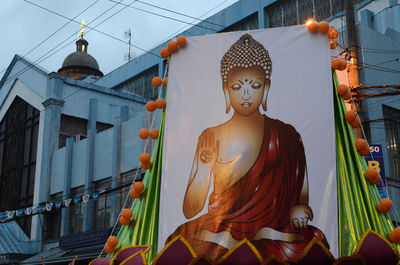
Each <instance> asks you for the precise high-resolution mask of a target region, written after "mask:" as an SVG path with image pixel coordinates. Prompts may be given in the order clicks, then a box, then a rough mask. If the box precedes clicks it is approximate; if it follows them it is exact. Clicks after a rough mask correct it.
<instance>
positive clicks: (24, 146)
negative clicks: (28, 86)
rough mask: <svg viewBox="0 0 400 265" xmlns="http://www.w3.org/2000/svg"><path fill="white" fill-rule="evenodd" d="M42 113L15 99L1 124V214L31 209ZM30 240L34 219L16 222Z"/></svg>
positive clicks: (26, 218) (25, 217)
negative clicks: (14, 210) (13, 210)
mask: <svg viewBox="0 0 400 265" xmlns="http://www.w3.org/2000/svg"><path fill="white" fill-rule="evenodd" d="M39 115H40V112H39V111H38V110H37V109H35V108H34V107H32V106H31V105H29V104H28V103H26V102H25V101H24V100H22V99H21V98H19V97H16V98H15V99H14V101H13V103H12V104H11V106H10V108H9V109H8V110H7V113H6V114H5V116H4V118H3V120H2V121H1V122H0V211H5V210H9V209H21V208H26V207H30V206H32V203H33V189H34V181H35V170H36V152H37V143H38V131H39ZM17 223H18V224H19V225H20V226H21V228H22V229H23V230H24V232H25V233H26V234H27V235H28V236H29V235H30V231H31V217H30V216H24V217H21V218H18V219H17Z"/></svg>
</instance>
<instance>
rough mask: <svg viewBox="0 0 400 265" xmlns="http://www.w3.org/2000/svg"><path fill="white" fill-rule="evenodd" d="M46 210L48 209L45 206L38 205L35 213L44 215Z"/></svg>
mask: <svg viewBox="0 0 400 265" xmlns="http://www.w3.org/2000/svg"><path fill="white" fill-rule="evenodd" d="M45 210H46V207H45V206H44V205H36V206H35V207H34V210H33V212H34V213H43V212H44V211H45Z"/></svg>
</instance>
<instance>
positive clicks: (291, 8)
mask: <svg viewBox="0 0 400 265" xmlns="http://www.w3.org/2000/svg"><path fill="white" fill-rule="evenodd" d="M282 9H283V14H285V15H284V16H283V26H285V27H286V26H293V25H298V24H300V23H299V21H298V18H297V3H296V0H286V1H284V2H282Z"/></svg>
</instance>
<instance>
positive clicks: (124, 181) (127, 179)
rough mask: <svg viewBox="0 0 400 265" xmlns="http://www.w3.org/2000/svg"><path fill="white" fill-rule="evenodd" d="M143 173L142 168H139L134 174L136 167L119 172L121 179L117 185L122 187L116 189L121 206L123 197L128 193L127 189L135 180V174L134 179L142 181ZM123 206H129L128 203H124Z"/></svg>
mask: <svg viewBox="0 0 400 265" xmlns="http://www.w3.org/2000/svg"><path fill="white" fill-rule="evenodd" d="M144 173H145V172H144V170H142V169H139V172H138V173H137V175H136V169H134V170H131V171H128V172H125V173H122V174H121V181H120V184H119V185H120V186H121V187H122V188H121V189H120V190H119V191H118V196H119V201H120V205H121V207H122V206H123V205H124V202H125V199H126V197H127V196H128V194H129V190H130V187H131V184H132V182H133V181H134V180H135V176H136V181H142V179H143V176H144ZM125 207H129V205H125Z"/></svg>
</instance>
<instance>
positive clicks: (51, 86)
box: [31, 75, 64, 240]
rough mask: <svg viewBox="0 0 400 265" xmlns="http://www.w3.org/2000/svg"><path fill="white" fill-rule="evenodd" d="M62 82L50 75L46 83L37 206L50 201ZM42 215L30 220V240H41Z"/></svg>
mask: <svg viewBox="0 0 400 265" xmlns="http://www.w3.org/2000/svg"><path fill="white" fill-rule="evenodd" d="M62 89H63V81H62V80H60V79H57V78H55V77H53V76H52V75H50V78H49V79H48V81H47V88H46V98H47V99H46V100H45V101H44V102H43V103H42V104H43V106H44V120H43V123H44V126H43V127H44V130H43V141H42V142H43V145H42V160H41V164H40V165H37V166H39V167H40V176H39V178H37V179H36V181H35V191H36V190H37V191H38V192H35V195H34V198H33V203H34V204H38V203H42V202H45V201H48V200H50V177H51V167H52V158H53V154H54V151H55V150H57V149H58V141H59V139H58V137H59V131H60V122H61V111H62V107H63V105H64V101H63V100H62V95H63V91H62ZM42 224H43V215H42V214H39V215H35V216H33V218H32V233H31V236H32V239H35V240H42V236H43V235H42Z"/></svg>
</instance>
